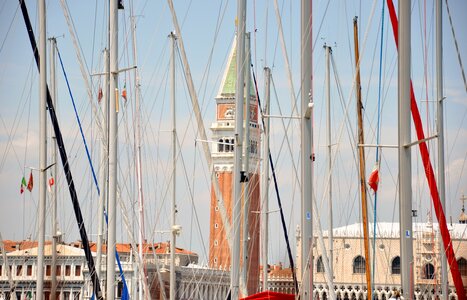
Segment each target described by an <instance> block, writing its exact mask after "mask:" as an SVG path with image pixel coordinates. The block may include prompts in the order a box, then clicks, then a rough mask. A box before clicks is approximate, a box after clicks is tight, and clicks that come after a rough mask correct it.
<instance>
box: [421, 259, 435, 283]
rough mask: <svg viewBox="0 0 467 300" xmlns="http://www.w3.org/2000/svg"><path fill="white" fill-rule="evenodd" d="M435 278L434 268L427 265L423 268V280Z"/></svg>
mask: <svg viewBox="0 0 467 300" xmlns="http://www.w3.org/2000/svg"><path fill="white" fill-rule="evenodd" d="M433 278H435V267H434V266H433V265H432V264H430V263H428V264H426V265H425V266H424V267H423V279H433Z"/></svg>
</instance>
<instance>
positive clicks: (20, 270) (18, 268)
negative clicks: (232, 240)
mask: <svg viewBox="0 0 467 300" xmlns="http://www.w3.org/2000/svg"><path fill="white" fill-rule="evenodd" d="M21 275H23V266H22V265H19V266H16V276H21Z"/></svg>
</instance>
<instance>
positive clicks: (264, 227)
mask: <svg viewBox="0 0 467 300" xmlns="http://www.w3.org/2000/svg"><path fill="white" fill-rule="evenodd" d="M264 78H265V83H264V108H263V111H264V114H265V115H269V111H270V109H269V103H270V95H271V69H269V68H268V67H265V68H264ZM263 131H264V136H263V139H264V140H263V155H262V156H263V177H262V179H261V192H262V195H263V197H262V201H261V233H262V247H261V257H262V259H261V262H262V264H263V291H267V290H268V238H269V236H268V234H269V231H268V230H269V224H268V222H269V220H268V216H269V163H268V158H269V117H267V118H265V120H264V126H263Z"/></svg>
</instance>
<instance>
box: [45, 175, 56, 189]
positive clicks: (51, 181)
mask: <svg viewBox="0 0 467 300" xmlns="http://www.w3.org/2000/svg"><path fill="white" fill-rule="evenodd" d="M54 184H55V179H54V178H53V177H50V178H49V185H48V186H47V187H48V188H49V193H52V186H53V185H54Z"/></svg>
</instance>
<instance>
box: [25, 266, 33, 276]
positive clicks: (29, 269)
mask: <svg viewBox="0 0 467 300" xmlns="http://www.w3.org/2000/svg"><path fill="white" fill-rule="evenodd" d="M26 275H27V276H32V265H27V267H26Z"/></svg>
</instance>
